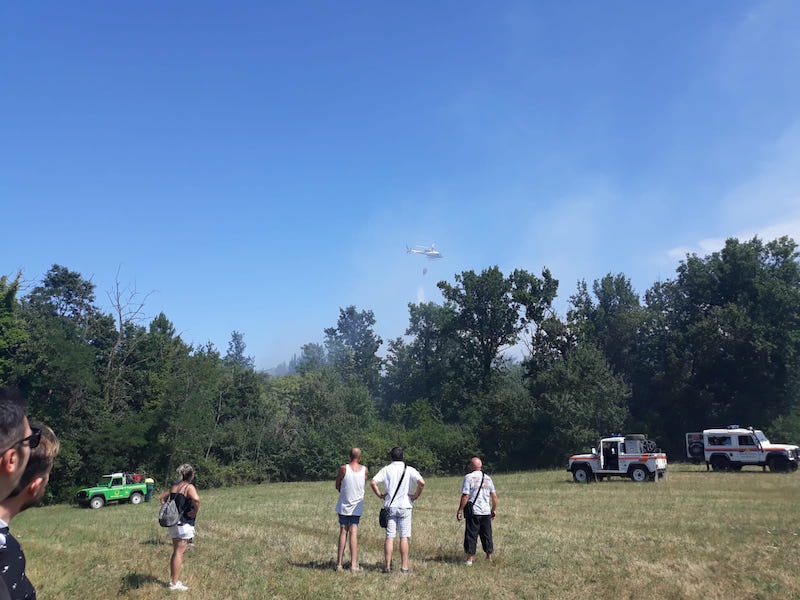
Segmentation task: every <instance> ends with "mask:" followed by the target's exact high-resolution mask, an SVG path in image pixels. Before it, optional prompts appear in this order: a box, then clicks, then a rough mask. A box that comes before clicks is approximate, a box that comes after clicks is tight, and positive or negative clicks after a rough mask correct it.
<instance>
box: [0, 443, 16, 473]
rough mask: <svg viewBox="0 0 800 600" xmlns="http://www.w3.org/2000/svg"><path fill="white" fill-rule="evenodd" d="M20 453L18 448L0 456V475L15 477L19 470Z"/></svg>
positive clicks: (10, 449)
mask: <svg viewBox="0 0 800 600" xmlns="http://www.w3.org/2000/svg"><path fill="white" fill-rule="evenodd" d="M19 458H20V456H19V452H17V449H16V448H9V449H8V450H6V451H5V452H3V453H2V454H0V473H2V474H4V475H13V474H14V473H16V472H17V469H18V468H19Z"/></svg>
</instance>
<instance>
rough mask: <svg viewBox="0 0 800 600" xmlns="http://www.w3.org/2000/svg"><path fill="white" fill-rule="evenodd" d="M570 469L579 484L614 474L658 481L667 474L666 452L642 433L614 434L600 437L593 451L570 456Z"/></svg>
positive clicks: (640, 479) (636, 479)
mask: <svg viewBox="0 0 800 600" xmlns="http://www.w3.org/2000/svg"><path fill="white" fill-rule="evenodd" d="M567 471H569V472H571V473H572V478H573V480H575V481H576V482H578V483H589V482H590V481H592V480H593V479H597V480H599V481H602V480H603V479H604V478H605V477H608V478H611V477H614V476H616V477H630V478H631V479H632V480H633V481H639V482H641V481H657V480H658V478H659V477H663V476H665V475H666V474H667V455H666V454H664V453H663V452H661V450H660V449H659V448H657V447H656V443H655V442H654V441H653V440H648V439H647V436H645V435H642V434H640V433H634V434H628V435H622V434H612V435H611V437H607V438H603V439H601V440H600V443H599V445H598V448H592V452H591V454H575V455H573V456H570V457H569V466H568V467H567Z"/></svg>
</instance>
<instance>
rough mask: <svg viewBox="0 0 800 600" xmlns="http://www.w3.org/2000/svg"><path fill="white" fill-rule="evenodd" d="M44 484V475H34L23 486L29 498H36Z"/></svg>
mask: <svg viewBox="0 0 800 600" xmlns="http://www.w3.org/2000/svg"><path fill="white" fill-rule="evenodd" d="M46 485H47V484H46V483H45V482H44V477H34V478H33V479H31V480H30V482H29V483H28V485H26V486H25V493H26V494H27V495H28V496H30V497H31V498H36V494H38V493H39V492H40V491H42V490H41V488H42V486H46Z"/></svg>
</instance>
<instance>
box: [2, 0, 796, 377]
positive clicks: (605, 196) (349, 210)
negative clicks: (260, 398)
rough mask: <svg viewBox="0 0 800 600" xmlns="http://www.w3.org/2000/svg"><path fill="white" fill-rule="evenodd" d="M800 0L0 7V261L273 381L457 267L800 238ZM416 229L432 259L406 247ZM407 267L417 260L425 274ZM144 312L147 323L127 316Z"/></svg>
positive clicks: (636, 281)
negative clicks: (57, 268)
mask: <svg viewBox="0 0 800 600" xmlns="http://www.w3.org/2000/svg"><path fill="white" fill-rule="evenodd" d="M798 24H800V2H796V1H793V0H786V1H777V2H753V1H747V2H744V1H738V0H731V1H728V2H694V1H692V2H685V1H677V2H666V3H648V2H636V1H633V0H631V1H627V2H613V1H612V2H502V3H485V2H482V3H479V2H473V3H470V2H429V1H425V2H415V1H410V2H400V3H388V2H333V1H331V2H260V1H259V2H222V1H220V2H203V1H191V2H189V1H174V2H147V1H144V2H107V1H102V2H92V1H87V2H50V1H42V2H25V1H16V0H8V1H6V2H3V3H2V4H0V231H1V232H2V234H1V235H2V249H1V250H0V274H6V275H12V276H13V275H14V274H15V273H16V272H17V270H19V269H22V271H23V278H24V280H25V281H26V283H27V285H28V289H30V286H32V285H33V284H35V283H36V282H38V281H39V280H41V277H42V276H43V275H44V273H46V271H47V270H48V269H49V267H50V266H51V265H52V264H53V263H58V264H61V265H64V266H66V267H68V268H70V269H72V270H75V271H78V272H80V273H81V274H83V275H84V277H87V278H90V279H91V280H92V281H93V282H94V283H95V284H96V285H97V299H98V304H99V305H100V306H101V307H103V308H104V309H106V310H110V304H109V303H108V299H107V297H106V294H107V292H108V291H109V290H111V288H112V286H113V284H114V281H115V280H119V282H120V283H121V284H122V285H123V286H125V287H127V288H129V289H135V290H137V291H138V293H139V294H140V297H143V296H144V295H146V294H149V296H147V302H146V306H145V313H146V316H147V317H153V316H155V315H156V314H158V313H159V312H161V311H163V312H164V313H166V315H167V316H168V317H169V318H170V319H171V320H172V321H173V323H174V324H175V327H176V329H177V330H178V331H179V332H181V334H182V336H183V338H184V339H185V340H186V341H188V342H191V343H195V344H202V343H205V342H207V341H211V342H213V343H214V345H215V346H216V347H217V348H219V349H220V351H221V352H222V353H223V354H224V353H225V351H226V349H227V344H228V340H229V339H230V334H231V332H232V331H233V330H238V331H241V332H242V333H243V334H244V336H245V337H244V340H245V342H246V344H247V353H248V354H249V355H252V356H253V357H254V358H255V359H256V364H257V366H259V367H263V368H269V367H272V366H274V365H275V364H277V363H280V362H282V361H284V360H288V359H289V358H290V357H291V356H292V354H294V353H296V352H298V350H299V348H300V346H301V345H302V344H304V343H307V342H321V341H322V340H323V329H324V328H325V327H330V326H333V325H335V324H336V320H337V317H338V314H339V308H340V307H345V306H348V305H350V304H354V305H356V306H357V307H358V308H359V309H370V310H372V311H373V312H374V313H375V317H376V320H377V325H376V330H377V332H378V333H379V334H380V335H381V336H382V337H383V338H384V340H388V339H391V338H395V337H398V336H401V335H402V334H403V333H404V330H405V328H406V326H407V324H408V308H407V305H408V303H409V302H417V301H419V300H422V299H424V300H433V301H440V300H441V296H440V295H439V293H438V290H437V288H436V282H437V281H439V280H442V279H445V280H448V281H450V282H453V278H454V275H455V274H456V273H460V272H461V271H464V270H467V269H473V270H475V271H476V272H479V271H480V270H482V269H484V268H487V267H490V266H493V265H498V266H499V267H500V268H501V270H502V271H503V272H504V273H508V272H510V271H511V270H512V269H514V268H517V267H519V268H524V269H527V270H529V271H531V272H534V273H539V272H540V271H541V269H542V267H544V266H546V267H548V268H550V270H551V271H552V273H553V275H554V276H555V277H556V278H558V279H559V280H560V282H561V285H560V297H559V299H558V306H559V308H560V311H561V312H562V314H563V312H564V310H565V308H566V303H567V298H568V297H569V295H571V294H572V293H574V291H575V284H576V281H577V280H578V279H586V280H587V281H588V282H590V283H591V282H592V281H593V280H594V279H597V278H599V277H602V276H603V275H604V274H606V273H608V272H611V273H620V272H621V273H624V274H625V275H627V276H628V277H630V278H631V280H632V282H633V285H634V288H635V289H636V290H637V291H638V292H639V293H640V294H643V293H644V291H645V290H646V289H647V288H648V287H649V286H650V285H652V283H653V282H655V281H657V280H664V279H668V278H671V277H673V276H674V274H675V268H676V267H677V265H678V263H679V261H680V260H681V259H682V258H684V256H685V253H686V252H698V253H699V254H701V255H705V254H706V253H708V252H711V251H713V250H716V249H718V248H719V247H720V246H721V244H722V241H723V240H724V239H725V238H726V237H730V236H737V237H740V238H741V239H749V238H750V237H752V236H753V235H756V234H758V235H759V236H761V237H763V238H764V239H774V238H775V237H778V236H780V235H790V236H792V237H793V238H794V239H795V240H796V241H800V76H798V74H800V35H798ZM430 243H435V244H436V246H437V248H438V249H440V250H441V251H442V253H443V254H444V256H445V258H444V259H442V260H441V261H438V262H433V261H427V260H426V259H424V258H422V257H419V256H412V255H407V254H406V252H405V245H406V244H430ZM423 268H427V269H428V272H427V274H424V275H423V272H422V271H423ZM147 322H148V321H147V320H145V321H144V322H143V324H147Z"/></svg>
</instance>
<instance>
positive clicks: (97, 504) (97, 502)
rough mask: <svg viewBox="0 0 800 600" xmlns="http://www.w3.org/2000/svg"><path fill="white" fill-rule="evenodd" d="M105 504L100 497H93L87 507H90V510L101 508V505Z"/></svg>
mask: <svg viewBox="0 0 800 600" xmlns="http://www.w3.org/2000/svg"><path fill="white" fill-rule="evenodd" d="M105 503H106V501H105V500H103V497H102V496H95V497H94V498H92V499H91V500H90V501H89V506H91V507H92V508H103V505H104V504H105Z"/></svg>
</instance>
